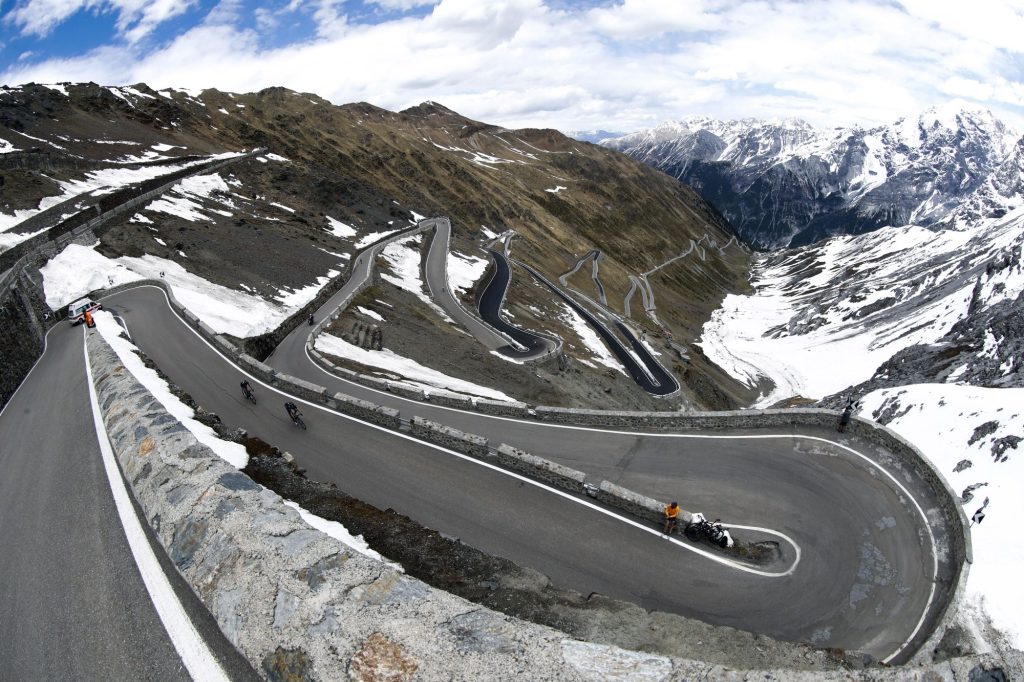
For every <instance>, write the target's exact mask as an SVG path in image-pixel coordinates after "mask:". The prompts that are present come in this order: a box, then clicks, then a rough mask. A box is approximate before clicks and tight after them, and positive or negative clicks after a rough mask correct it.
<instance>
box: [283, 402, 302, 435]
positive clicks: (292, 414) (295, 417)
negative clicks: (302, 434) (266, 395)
mask: <svg viewBox="0 0 1024 682" xmlns="http://www.w3.org/2000/svg"><path fill="white" fill-rule="evenodd" d="M284 409H285V411H286V412H287V413H288V418H289V419H291V420H292V424H295V425H296V426H299V427H301V428H302V430H303V431H305V430H306V422H304V421H302V413H301V412H299V408H298V407H296V406H295V403H291V402H288V403H285V404H284Z"/></svg>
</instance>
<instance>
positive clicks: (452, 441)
mask: <svg viewBox="0 0 1024 682" xmlns="http://www.w3.org/2000/svg"><path fill="white" fill-rule="evenodd" d="M410 426H411V430H410V433H412V435H413V436H415V437H416V438H420V439H422V440H425V441H428V442H431V443H435V444H436V445H440V446H441V447H445V448H448V449H450V450H455V451H456V452H462V453H464V454H467V455H469V456H471V457H476V458H477V459H485V458H486V457H487V456H488V454H489V453H490V450H489V449H488V447H487V439H486V438H484V437H483V436H477V435H475V434H472V433H465V432H463V431H459V430H458V429H453V428H452V427H450V426H445V425H444V424H438V423H437V422H432V421H430V420H428V419H423V418H422V417H413V418H412V419H411V420H410Z"/></svg>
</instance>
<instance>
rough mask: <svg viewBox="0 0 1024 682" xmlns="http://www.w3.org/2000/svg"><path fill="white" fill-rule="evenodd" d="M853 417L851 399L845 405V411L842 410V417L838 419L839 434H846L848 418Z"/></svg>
mask: <svg viewBox="0 0 1024 682" xmlns="http://www.w3.org/2000/svg"><path fill="white" fill-rule="evenodd" d="M852 416H853V398H850V399H849V400H848V401H847V403H846V409H845V410H843V415H842V416H841V417H839V433H846V427H847V426H848V425H849V424H850V417H852Z"/></svg>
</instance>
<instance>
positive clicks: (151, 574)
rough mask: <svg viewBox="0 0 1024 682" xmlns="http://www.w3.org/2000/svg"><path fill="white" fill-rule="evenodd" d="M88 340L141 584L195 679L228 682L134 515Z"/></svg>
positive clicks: (104, 448) (106, 444)
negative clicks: (110, 436) (102, 400)
mask: <svg viewBox="0 0 1024 682" xmlns="http://www.w3.org/2000/svg"><path fill="white" fill-rule="evenodd" d="M85 339H86V335H85V334H83V335H82V340H83V344H82V348H83V351H84V352H85V371H86V374H87V381H86V383H87V384H88V385H89V401H90V402H91V403H92V419H93V424H94V425H95V427H96V440H97V441H98V442H99V446H100V452H101V453H102V455H103V468H104V470H105V471H106V474H107V481H108V482H109V483H110V492H111V494H112V495H113V498H114V504H115V506H116V507H117V515H118V517H120V519H121V525H122V526H123V527H124V534H125V537H126V538H127V539H128V546H129V547H130V548H131V550H132V556H133V557H134V558H135V564H136V565H137V566H138V568H139V574H140V575H141V576H142V582H143V583H144V584H145V585H146V591H147V592H149V597H150V599H151V600H152V601H153V607H154V608H155V609H156V612H157V615H158V616H160V621H161V622H162V623H163V624H164V629H166V630H167V636H168V638H169V639H170V640H171V643H172V644H173V645H174V649H175V651H177V652H178V656H180V657H181V662H182V663H183V664H184V665H185V668H186V669H187V670H188V673H189V675H191V676H192V679H194V680H200V681H202V682H207V681H208V680H209V681H218V680H225V681H227V680H229V679H230V678H229V677H228V676H227V674H226V673H225V672H224V669H223V668H222V667H221V665H220V663H219V662H218V661H217V659H216V657H214V655H213V652H211V651H210V649H209V647H207V646H206V641H205V640H203V638H202V636H200V634H199V632H198V631H197V630H196V628H195V626H194V625H193V624H192V621H191V619H190V618H189V617H188V614H187V613H186V612H185V609H184V607H183V606H182V605H181V602H180V601H178V596H177V595H176V594H175V592H174V588H172V587H171V583H170V581H168V579H167V576H166V575H165V574H164V572H163V569H162V568H161V567H160V562H159V561H158V560H157V558H156V555H155V554H154V553H153V548H152V547H151V546H150V544H149V540H148V539H147V538H146V533H145V531H143V529H142V524H141V522H140V521H139V517H138V516H136V515H135V508H134V507H133V506H132V502H131V499H130V498H129V496H128V490H127V489H126V488H125V484H124V480H123V479H122V478H121V470H120V469H119V468H118V465H117V460H115V459H114V451H113V449H112V448H111V446H110V439H109V436H108V435H107V429H106V427H105V426H104V424H103V420H102V419H101V418H100V406H99V401H98V400H97V398H96V388H95V387H94V386H93V382H92V366H91V364H90V363H89V352H88V349H87V347H86V345H85V343H84V341H85Z"/></svg>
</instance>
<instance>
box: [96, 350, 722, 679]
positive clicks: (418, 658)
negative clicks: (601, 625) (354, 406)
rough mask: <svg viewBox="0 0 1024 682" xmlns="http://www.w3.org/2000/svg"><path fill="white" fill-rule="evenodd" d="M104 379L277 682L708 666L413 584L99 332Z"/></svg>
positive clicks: (201, 588)
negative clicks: (279, 488) (279, 489)
mask: <svg viewBox="0 0 1024 682" xmlns="http://www.w3.org/2000/svg"><path fill="white" fill-rule="evenodd" d="M87 344H88V352H89V358H90V363H91V365H92V373H93V383H94V385H95V388H96V392H97V396H98V398H99V404H100V405H101V406H102V408H101V411H102V418H103V421H104V424H105V425H106V428H107V432H108V433H109V436H110V442H111V445H112V446H113V450H114V453H115V456H116V458H117V460H118V462H119V464H120V467H121V470H122V472H123V474H124V477H125V479H126V480H127V482H128V483H129V485H130V487H131V489H132V491H133V493H134V496H135V499H136V500H137V501H138V503H139V506H140V508H141V510H142V514H143V516H144V517H145V519H146V520H147V521H148V523H149V525H150V526H151V528H152V529H153V531H154V534H155V535H156V537H157V539H158V540H159V542H160V544H161V545H162V546H163V548H164V549H165V550H166V552H167V555H168V556H169V557H170V559H171V561H172V563H173V564H174V566H175V568H176V569H177V570H178V571H179V572H180V573H181V575H182V576H183V577H184V579H185V580H186V582H187V583H188V584H189V585H190V586H191V588H192V589H193V591H194V592H195V593H196V595H197V596H198V597H199V599H200V600H201V601H202V602H203V603H204V604H205V605H206V607H207V608H208V609H209V611H210V613H211V614H212V615H213V617H214V619H215V620H216V621H217V624H218V625H219V627H220V629H221V631H222V632H223V633H224V635H225V636H226V638H227V639H228V640H229V641H230V642H231V643H232V644H233V645H234V646H235V647H236V648H237V649H238V651H239V652H240V653H241V654H242V655H243V656H245V657H246V658H247V659H248V660H249V661H250V663H251V664H252V665H253V667H254V668H255V669H256V670H257V671H259V672H260V673H261V674H262V675H264V676H265V677H267V678H268V679H295V680H310V679H411V676H412V675H413V673H415V677H416V679H424V680H441V679H452V677H453V676H455V677H458V678H460V679H478V680H498V679H509V678H510V677H518V678H522V679H532V680H583V679H623V680H624V679H650V680H665V679H669V678H674V679H684V678H685V677H686V676H687V675H690V674H694V673H696V672H697V671H699V670H703V669H706V668H707V666H706V664H699V663H695V662H692V661H685V660H673V659H670V658H667V657H664V656H657V655H653V654H646V653H639V652H632V651H626V650H622V649H618V648H616V647H612V646H606V645H599V644H590V643H585V642H579V641H575V640H571V639H569V638H567V637H566V636H565V635H564V634H563V633H560V632H558V631H556V630H553V629H551V628H547V627H544V626H541V625H535V624H532V623H527V622H525V621H520V620H516V619H514V618H510V617H508V616H505V615H503V614H499V613H496V612H493V611H490V610H488V609H485V608H481V607H480V606H478V605H476V604H473V603H471V602H468V601H466V600H464V599H462V598H460V597H456V596H453V595H451V594H449V593H447V592H443V591H441V590H437V589H434V588H432V587H430V586H428V585H426V584H425V583H422V582H420V581H419V580H416V579H414V578H410V577H408V576H406V575H404V574H402V573H401V572H399V571H397V570H396V569H394V568H392V567H391V566H390V565H388V564H384V563H382V562H380V561H377V560H375V559H371V558H368V557H366V556H363V555H361V554H358V553H356V552H355V551H354V550H352V549H351V548H349V547H347V546H346V545H344V544H342V543H341V542H339V541H337V540H335V539H334V538H332V537H329V536H328V535H326V534H324V533H322V532H320V531H318V530H315V529H314V528H313V527H311V526H309V525H308V524H307V523H306V522H305V521H303V520H302V518H301V517H300V515H299V513H298V512H296V511H295V510H293V509H292V508H290V507H288V506H286V505H285V504H284V502H283V500H282V499H281V498H280V497H278V496H277V495H276V494H275V493H273V492H271V491H269V490H267V489H265V488H263V487H261V486H259V485H257V484H256V483H254V482H253V481H252V480H251V479H249V478H248V477H247V476H245V475H244V474H243V473H241V472H239V471H237V470H236V469H234V468H233V467H232V466H230V465H229V464H227V463H226V462H224V461H223V460H221V459H220V458H219V457H217V456H216V455H215V454H214V453H213V452H212V451H211V450H210V449H209V448H207V447H206V446H204V445H202V444H200V443H199V442H198V441H197V440H196V439H195V437H194V436H192V434H191V433H190V432H188V431H187V430H186V429H184V428H183V427H182V425H181V424H180V422H178V421H177V420H176V419H174V418H172V417H170V415H169V414H168V413H167V412H166V411H165V409H164V408H163V406H162V405H161V404H160V403H159V402H158V401H157V400H156V399H155V398H154V397H153V396H152V395H151V394H150V393H149V392H148V391H147V390H146V389H145V388H144V387H143V386H142V385H141V384H139V383H138V382H137V381H136V380H135V378H134V377H133V376H132V374H131V373H130V372H129V371H128V370H127V369H126V368H125V367H124V366H123V365H122V364H121V362H120V360H119V359H118V357H117V355H116V354H115V353H114V351H113V350H112V349H111V348H110V346H108V345H107V343H106V342H105V341H104V340H103V338H102V336H101V335H100V334H98V333H96V332H90V333H89V335H88V341H87Z"/></svg>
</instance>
